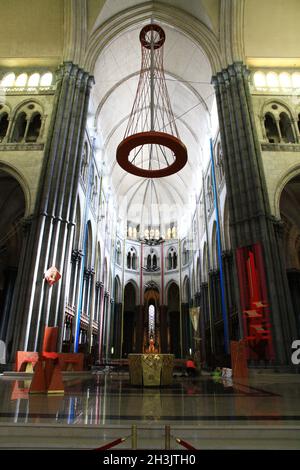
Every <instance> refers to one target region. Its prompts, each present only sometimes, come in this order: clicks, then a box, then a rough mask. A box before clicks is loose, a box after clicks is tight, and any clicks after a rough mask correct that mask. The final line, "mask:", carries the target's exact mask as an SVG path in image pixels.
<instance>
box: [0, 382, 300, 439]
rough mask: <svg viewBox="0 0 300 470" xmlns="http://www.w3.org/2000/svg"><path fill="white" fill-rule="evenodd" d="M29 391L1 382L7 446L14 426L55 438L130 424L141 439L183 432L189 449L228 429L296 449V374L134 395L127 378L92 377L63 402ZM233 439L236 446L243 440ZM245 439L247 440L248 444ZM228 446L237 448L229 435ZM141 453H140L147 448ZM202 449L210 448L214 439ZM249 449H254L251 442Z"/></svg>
mask: <svg viewBox="0 0 300 470" xmlns="http://www.w3.org/2000/svg"><path fill="white" fill-rule="evenodd" d="M29 385H30V379H29V380H14V379H13V378H11V377H10V378H7V377H4V376H0V425H1V426H2V428H1V429H2V430H3V433H2V434H3V435H4V434H5V433H4V428H5V426H6V425H7V426H8V428H7V429H8V431H7V433H6V435H5V443H6V444H5V445H8V444H9V433H10V432H11V433H13V431H14V430H15V429H16V426H23V425H26V426H27V428H26V429H31V430H32V429H34V427H36V426H43V425H49V426H51V429H52V431H54V430H55V429H59V428H60V427H62V428H64V429H65V427H66V426H69V427H76V426H80V428H81V429H83V428H82V427H86V428H89V427H90V428H93V427H96V428H97V429H106V430H107V429H115V428H118V427H119V428H120V427H121V428H122V429H123V428H124V430H125V429H128V430H130V426H131V425H132V424H137V426H138V427H140V429H141V430H142V429H144V431H145V430H146V431H147V429H153V430H154V429H160V428H161V429H163V427H164V426H165V425H166V424H169V425H171V427H173V428H176V429H181V430H182V432H183V431H184V430H185V431H186V433H185V434H184V437H186V436H187V437H189V438H190V439H191V438H192V439H194V441H195V439H196V434H195V431H197V432H198V431H199V433H200V431H201V430H206V431H209V430H214V431H216V430H217V429H219V430H221V429H223V430H224V432H225V431H226V433H227V437H226V436H225V437H226V438H228V432H229V431H230V430H233V429H235V430H236V431H237V430H238V429H239V430H243V431H244V433H245V432H246V431H247V430H248V431H249V432H250V431H251V432H252V433H253V432H255V430H260V431H262V430H264V432H265V434H264V436H262V435H261V438H260V439H262V440H263V439H265V438H268V437H270V440H272V439H273V437H272V432H275V431H276V432H278V431H279V430H281V431H282V432H283V434H282V436H281V435H279V434H278V435H277V444H276V445H277V446H280V447H281V448H289V446H291V448H295V446H296V447H297V444H295V443H294V441H295V442H297V441H298V442H299V443H300V375H298V374H265V375H263V374H256V375H255V376H253V377H251V378H250V379H249V380H236V381H232V380H231V379H227V380H222V379H218V380H217V381H216V380H214V379H213V378H212V377H210V376H208V375H205V376H201V377H199V378H197V379H189V378H186V377H182V378H181V377H178V378H174V383H173V385H172V386H171V387H166V388H138V387H133V386H131V385H130V384H129V377H128V375H126V374H125V375H117V374H110V373H106V374H104V373H97V374H94V375H91V376H90V377H89V378H88V379H87V378H85V379H84V378H80V377H78V378H76V377H75V378H72V379H71V378H68V379H65V387H66V390H65V394H64V395H54V396H47V395H43V394H40V395H29V394H28V387H29ZM146 431H145V432H146ZM287 431H289V432H288V433H287ZM124 432H125V431H124ZM201 432H202V431H201ZM0 434H1V433H0ZM119 434H120V432H119ZM141 434H142V431H141ZM141 434H140V435H141ZM208 435H209V433H208ZM107 436H108V435H107ZM199 436H200V434H199ZM205 436H206V434H205ZM238 436H239V438H241V436H242V434H241V433H240V434H239V435H238ZM247 436H248V435H247V433H246V434H245V438H246V440H247ZM280 436H281V437H280ZM0 438H1V435H0ZM253 438H254V440H255V439H257V437H255V436H254V437H253V436H252V437H251V439H252V440H253ZM199 439H200V437H199ZM220 439H221V441H218V440H216V442H215V444H216V445H217V442H219V444H218V446H220V442H221V444H222V442H223V440H224V438H222V435H221V434H220ZM222 439H223V440H222ZM158 440H159V439H158ZM231 440H232V445H233V446H235V437H234V436H233V435H232V436H231ZM283 441H284V442H283ZM190 442H191V441H190ZM262 442H263V441H261V442H260V443H259V442H258V443H257V446H258V448H259V447H260V448H264V447H263V445H262ZM0 445H1V439H0ZM143 445H144V447H145V445H146V444H145V442H144V444H143ZM206 445H208V446H211V445H212V442H211V439H208V440H207V442H206ZM224 445H225V444H224ZM240 445H241V443H240ZM251 445H252V446H255V442H254V443H252V444H251ZM299 448H300V444H299Z"/></svg>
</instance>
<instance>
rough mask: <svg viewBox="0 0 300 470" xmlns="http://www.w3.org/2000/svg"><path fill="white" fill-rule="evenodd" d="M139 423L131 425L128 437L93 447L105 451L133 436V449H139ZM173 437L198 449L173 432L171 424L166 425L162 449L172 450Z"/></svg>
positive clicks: (184, 444)
mask: <svg viewBox="0 0 300 470" xmlns="http://www.w3.org/2000/svg"><path fill="white" fill-rule="evenodd" d="M137 431H138V429H137V425H136V424H133V425H132V426H131V434H130V435H129V436H126V437H119V438H118V439H114V440H113V441H111V442H108V443H107V444H104V445H102V446H100V447H97V448H96V449H93V450H95V451H104V450H108V449H111V448H113V447H116V446H118V445H119V444H122V443H123V442H125V441H126V440H127V439H128V438H129V437H131V449H133V450H137V448H138V445H137V444H138V439H137V435H138V434H137ZM171 438H172V439H173V440H174V441H175V442H176V443H177V444H179V445H180V446H182V447H184V448H185V449H187V450H197V449H196V448H195V447H194V446H192V445H191V444H190V443H189V442H187V441H185V440H183V439H181V438H179V437H175V436H173V435H172V434H171V426H170V425H166V426H165V445H164V448H163V449H162V450H170V449H171Z"/></svg>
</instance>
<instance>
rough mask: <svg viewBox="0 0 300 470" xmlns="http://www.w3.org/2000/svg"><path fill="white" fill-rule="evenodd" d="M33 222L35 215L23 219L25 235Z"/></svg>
mask: <svg viewBox="0 0 300 470" xmlns="http://www.w3.org/2000/svg"><path fill="white" fill-rule="evenodd" d="M32 222H33V215H32V214H31V215H28V216H27V217H23V218H22V219H21V226H22V230H23V234H24V235H25V234H26V233H27V232H28V231H29V230H30V227H31V225H32Z"/></svg>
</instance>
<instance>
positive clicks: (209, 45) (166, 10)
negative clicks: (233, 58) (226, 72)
mask: <svg viewBox="0 0 300 470" xmlns="http://www.w3.org/2000/svg"><path fill="white" fill-rule="evenodd" d="M153 14H154V15H155V19H157V21H160V22H162V23H167V24H168V25H170V26H171V27H174V28H177V29H178V30H179V31H181V32H182V33H183V34H185V35H186V36H187V37H188V38H189V39H190V40H191V41H192V42H193V43H195V44H197V46H198V47H199V48H200V49H202V51H203V52H204V53H205V55H206V57H207V58H208V61H209V63H210V66H211V69H212V74H214V73H215V72H217V71H219V70H220V69H221V62H222V61H221V54H220V47H219V43H218V39H217V37H216V36H215V35H214V34H213V32H212V31H211V30H210V29H209V28H208V27H207V26H206V25H204V23H202V22H201V21H199V20H198V19H196V18H195V17H194V16H192V15H190V14H189V13H187V12H185V11H183V10H181V9H179V8H176V7H174V6H173V5H172V6H171V5H164V4H162V3H161V4H157V5H156V7H155V12H154V11H153V2H146V3H144V4H142V5H135V6H133V7H131V8H127V9H125V10H123V11H122V12H120V13H118V14H116V15H115V16H113V17H112V18H111V19H110V20H109V21H106V22H105V23H104V24H102V25H101V26H99V27H98V28H97V29H96V30H95V31H94V32H93V34H92V35H91V37H90V38H89V41H88V44H87V50H86V55H85V60H84V68H85V69H86V70H89V71H90V72H91V73H93V72H94V68H95V64H96V61H97V59H98V57H99V56H100V54H101V52H102V51H103V49H104V48H105V47H106V46H107V45H108V44H109V43H110V42H111V41H113V40H114V38H115V37H116V36H117V35H120V34H121V33H122V32H124V31H126V30H127V29H129V28H130V27H132V25H138V24H140V25H141V26H143V25H144V23H145V21H146V20H150V19H151V18H152V17H153Z"/></svg>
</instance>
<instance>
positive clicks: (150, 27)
mask: <svg viewBox="0 0 300 470" xmlns="http://www.w3.org/2000/svg"><path fill="white" fill-rule="evenodd" d="M148 31H156V32H157V33H158V34H159V40H158V41H156V42H155V43H154V44H153V48H154V49H159V48H160V47H161V46H162V45H163V43H164V42H165V40H166V35H165V32H164V30H163V29H162V28H161V27H160V26H158V24H148V25H147V26H144V27H143V29H142V30H141V32H140V41H141V44H142V46H143V47H145V49H151V42H149V41H147V40H146V34H147V33H148Z"/></svg>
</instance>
